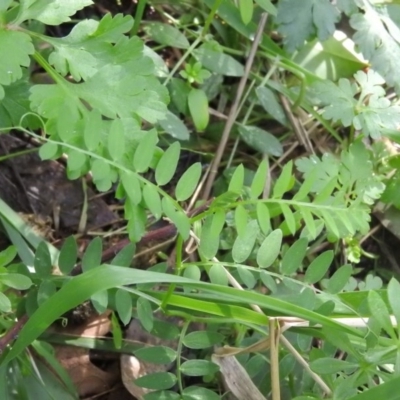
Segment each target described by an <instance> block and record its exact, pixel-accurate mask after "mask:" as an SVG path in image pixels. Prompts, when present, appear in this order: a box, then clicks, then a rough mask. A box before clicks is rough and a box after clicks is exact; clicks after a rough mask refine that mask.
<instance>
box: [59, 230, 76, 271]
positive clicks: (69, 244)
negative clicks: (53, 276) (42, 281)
mask: <svg viewBox="0 0 400 400" xmlns="http://www.w3.org/2000/svg"><path fill="white" fill-rule="evenodd" d="M77 258H78V246H77V244H76V240H75V238H74V237H73V236H70V237H68V238H67V239H66V240H65V242H64V243H63V245H62V247H61V250H60V255H59V256H58V266H59V268H60V271H61V272H62V273H63V274H64V275H68V274H69V273H70V272H71V271H72V268H74V265H75V263H76V260H77Z"/></svg>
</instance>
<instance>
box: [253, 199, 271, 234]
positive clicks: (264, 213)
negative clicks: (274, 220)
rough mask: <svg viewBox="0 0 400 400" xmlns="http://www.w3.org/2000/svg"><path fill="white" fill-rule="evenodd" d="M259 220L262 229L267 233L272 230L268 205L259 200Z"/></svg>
mask: <svg viewBox="0 0 400 400" xmlns="http://www.w3.org/2000/svg"><path fill="white" fill-rule="evenodd" d="M256 207H257V221H258V224H259V225H260V228H261V231H262V232H263V233H264V235H266V234H267V233H269V232H270V231H271V221H270V214H269V209H268V206H267V205H266V204H264V203H261V202H260V201H259V202H257V206H256Z"/></svg>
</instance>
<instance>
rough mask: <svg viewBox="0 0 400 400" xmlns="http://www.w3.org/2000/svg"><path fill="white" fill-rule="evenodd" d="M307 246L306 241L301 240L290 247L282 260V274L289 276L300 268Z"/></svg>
mask: <svg viewBox="0 0 400 400" xmlns="http://www.w3.org/2000/svg"><path fill="white" fill-rule="evenodd" d="M307 245H308V243H307V240H306V239H303V238H302V239H299V240H297V241H296V242H295V243H294V244H293V245H292V246H290V248H289V250H288V251H287V252H286V253H285V255H284V257H283V259H282V267H281V271H282V274H284V275H291V274H294V273H295V272H296V271H297V270H298V269H299V268H300V266H301V263H302V262H303V259H304V257H305V255H306V251H307Z"/></svg>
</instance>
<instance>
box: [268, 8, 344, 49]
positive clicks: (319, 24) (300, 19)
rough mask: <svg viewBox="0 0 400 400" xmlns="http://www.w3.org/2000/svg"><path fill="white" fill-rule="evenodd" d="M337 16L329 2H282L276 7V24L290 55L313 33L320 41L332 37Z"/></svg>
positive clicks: (335, 10) (337, 13)
mask: <svg viewBox="0 0 400 400" xmlns="http://www.w3.org/2000/svg"><path fill="white" fill-rule="evenodd" d="M339 15H340V14H339V12H338V10H337V9H336V7H335V6H334V5H332V4H331V2H330V1H329V0H304V1H301V2H297V1H295V2H293V1H291V0H283V1H280V2H279V5H278V15H277V18H276V22H277V23H278V30H279V32H280V33H281V34H282V35H283V36H284V44H285V47H286V49H287V50H288V51H289V52H290V53H292V52H293V51H294V50H296V49H298V48H300V47H301V46H303V45H304V43H305V41H306V40H308V39H310V38H312V37H313V36H315V33H317V35H318V38H319V39H320V40H321V41H323V40H326V39H328V38H329V37H330V36H332V35H333V33H334V32H335V29H336V28H335V23H336V22H337V21H338V18H339Z"/></svg>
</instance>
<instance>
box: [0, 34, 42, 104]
mask: <svg viewBox="0 0 400 400" xmlns="http://www.w3.org/2000/svg"><path fill="white" fill-rule="evenodd" d="M34 51H35V48H34V47H33V44H32V41H31V38H30V37H29V35H27V34H26V33H24V32H20V31H16V30H5V29H2V30H0V52H1V54H7V58H6V59H4V60H3V61H2V63H1V65H0V100H2V99H3V98H4V89H3V87H2V86H3V85H4V86H5V85H10V84H11V83H13V82H16V81H17V80H19V79H21V78H22V74H23V70H22V68H21V67H28V66H29V65H30V63H31V60H30V58H29V55H30V54H33V53H34Z"/></svg>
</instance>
